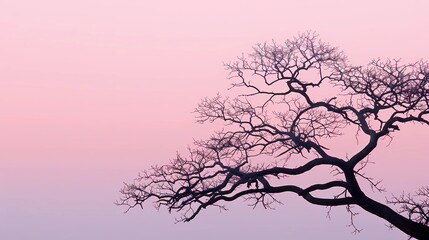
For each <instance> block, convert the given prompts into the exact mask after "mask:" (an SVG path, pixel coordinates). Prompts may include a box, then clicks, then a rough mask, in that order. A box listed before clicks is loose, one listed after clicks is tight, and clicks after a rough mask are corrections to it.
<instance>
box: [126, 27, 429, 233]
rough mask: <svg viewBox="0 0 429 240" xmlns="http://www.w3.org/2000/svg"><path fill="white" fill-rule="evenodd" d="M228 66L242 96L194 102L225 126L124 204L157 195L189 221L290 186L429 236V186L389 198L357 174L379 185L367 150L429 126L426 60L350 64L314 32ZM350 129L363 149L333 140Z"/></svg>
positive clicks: (148, 175)
mask: <svg viewBox="0 0 429 240" xmlns="http://www.w3.org/2000/svg"><path fill="white" fill-rule="evenodd" d="M226 68H227V69H228V70H229V71H230V74H231V75H230V76H231V78H233V80H234V82H233V84H232V88H233V89H236V90H240V91H241V92H240V94H238V96H236V97H234V98H228V97H222V96H220V95H218V96H216V97H214V98H206V99H204V100H202V102H201V103H200V104H199V105H198V107H197V109H196V113H197V121H198V122H200V123H205V122H213V121H221V122H224V125H225V128H224V129H223V130H221V131H219V132H216V133H214V134H213V135H212V137H210V138H209V139H208V140H204V141H196V142H195V143H194V145H193V146H194V147H192V148H189V156H187V157H183V156H181V155H177V156H176V157H175V158H174V159H173V160H171V161H170V163H168V164H166V165H163V166H153V167H152V168H151V169H150V170H148V171H144V172H142V173H141V175H140V176H139V177H138V178H137V179H136V181H135V182H134V183H131V184H125V186H124V188H123V189H122V190H121V193H122V198H121V200H120V201H119V202H118V204H119V205H126V206H128V207H129V208H133V207H135V206H141V207H142V204H143V203H144V202H146V201H150V200H149V199H152V200H153V203H154V205H155V207H156V208H160V207H162V206H165V207H167V208H168V210H169V211H178V212H180V213H181V218H180V219H178V220H179V221H184V222H187V221H190V220H192V219H193V218H195V216H196V215H198V214H199V213H200V211H201V210H202V209H204V208H206V207H209V206H215V207H219V208H221V209H223V208H224V205H223V204H224V203H225V202H228V201H234V200H236V199H238V198H240V197H242V198H244V199H246V200H249V201H251V204H252V205H254V206H256V205H259V204H261V205H263V206H264V207H271V205H272V204H273V203H275V202H277V201H278V199H277V198H278V197H277V195H276V194H278V193H283V192H292V193H295V194H297V195H299V196H301V197H302V198H303V199H305V200H306V201H308V202H309V203H312V204H316V205H321V206H330V207H334V206H345V207H346V208H347V210H348V211H349V212H350V214H352V217H353V215H354V214H355V213H354V212H353V211H352V209H351V207H353V206H359V207H361V208H362V209H364V210H365V211H368V212H370V213H372V214H374V215H376V216H378V217H380V218H383V219H385V220H386V221H388V222H389V223H390V224H391V225H393V226H395V227H397V228H399V229H400V230H401V231H403V232H404V233H406V234H408V235H410V236H411V237H414V238H417V239H429V226H428V215H429V210H428V207H429V206H428V200H427V199H428V197H429V196H428V189H427V188H422V190H421V191H419V192H418V193H417V195H418V196H419V197H421V199H420V200H421V201H420V202H417V201H416V198H414V197H413V196H411V195H403V196H400V197H395V198H393V199H392V200H390V201H388V202H387V203H386V204H384V203H381V202H379V201H376V200H374V199H372V198H370V197H369V196H368V195H367V194H365V192H364V190H365V188H362V187H361V185H360V182H362V181H360V182H358V179H359V178H361V179H363V180H364V181H366V182H367V183H369V185H370V186H371V187H372V188H373V189H376V190H378V191H382V190H383V189H382V188H381V187H380V186H379V182H378V181H375V180H374V179H373V178H371V177H369V176H367V175H365V173H364V172H363V169H364V168H365V166H367V163H368V157H369V155H370V153H371V152H373V150H374V149H375V148H376V147H377V144H378V143H379V142H380V141H381V140H382V139H383V138H386V137H387V138H391V137H392V136H393V133H394V132H396V131H399V130H400V128H399V127H400V125H403V124H407V123H411V122H418V123H421V124H426V125H427V124H429V120H428V115H429V65H428V63H426V62H423V61H419V62H415V63H411V64H402V63H401V62H400V61H398V60H386V61H383V60H380V59H377V60H373V61H371V62H370V63H369V64H368V65H367V66H352V65H350V64H349V63H348V61H347V60H346V57H345V55H344V53H343V52H341V51H339V50H338V49H337V48H335V47H332V46H330V45H329V44H327V43H324V42H322V41H320V40H319V39H318V37H317V35H315V34H314V33H311V32H308V33H304V34H301V35H299V36H298V37H296V38H293V39H290V40H286V41H285V42H284V44H277V43H275V42H273V43H270V44H259V45H256V46H255V47H254V48H253V51H252V52H251V53H250V54H248V55H243V56H242V57H239V58H238V61H236V62H232V63H229V64H226ZM335 91H336V94H335V95H333V92H335ZM350 129H353V134H356V138H357V139H359V141H360V144H359V145H358V147H359V146H360V148H359V149H351V150H350V152H352V153H351V154H350V153H348V155H347V156H342V154H339V153H338V152H337V151H335V140H332V139H334V138H338V137H341V135H342V134H344V133H350ZM362 142H363V144H362ZM337 153H338V154H337ZM297 159H298V161H296V160H297ZM291 161H295V163H296V162H298V165H297V166H291V165H292V164H291ZM323 166H327V167H329V168H330V170H331V174H330V178H331V180H329V181H326V182H316V183H314V184H312V185H310V186H306V187H303V186H299V184H290V182H291V181H289V178H288V180H287V181H286V180H285V177H290V176H295V175H303V174H306V173H308V172H310V171H312V172H314V171H316V173H317V171H319V170H317V169H320V168H323ZM326 195H328V196H330V197H325V196H326ZM322 196H323V197H322ZM387 204H393V205H394V204H398V205H399V206H400V209H399V210H398V211H395V210H393V209H392V208H390V207H388V205H387ZM352 226H353V227H354V224H353V218H352ZM355 229H356V230H358V229H357V228H355Z"/></svg>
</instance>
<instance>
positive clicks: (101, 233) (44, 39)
mask: <svg viewBox="0 0 429 240" xmlns="http://www.w3.org/2000/svg"><path fill="white" fill-rule="evenodd" d="M427 9H429V3H428V2H427V1H423V0H420V1H418V0H409V1H367V0H365V1H353V3H352V1H272V0H267V1H224V0H219V1H189V0H184V1H156V2H155V1H145V0H143V1H137V0H121V1H118V0H74V1H58V0H38V1H30V0H0V233H1V238H2V239H18V240H21V239H22V240H24V239H32V240H33V239H56V240H62V239H103V240H113V239H169V238H171V237H173V238H175V239H187V240H196V239H209V240H210V239H234V238H235V237H236V239H238V238H239V239H247V240H254V239H314V238H315V237H317V238H319V239H355V240H358V239H359V240H360V239H393V240H396V239H406V236H405V235H404V234H402V233H401V232H399V231H397V230H393V231H392V230H388V228H387V227H386V226H385V224H386V222H384V221H382V220H380V219H378V218H377V217H375V216H371V215H370V214H367V213H365V212H363V211H360V212H361V214H360V215H359V216H358V217H357V218H356V224H357V226H358V227H360V228H363V229H364V230H363V231H362V232H361V233H360V234H357V235H352V234H351V233H350V232H351V231H352V229H351V228H347V227H346V225H347V224H349V216H348V215H347V214H346V213H345V211H344V210H343V209H336V210H334V211H333V212H332V214H331V215H332V216H331V220H328V219H327V218H326V211H327V209H326V208H323V207H316V206H312V205H310V204H307V203H306V202H304V201H301V200H300V199H298V198H297V197H294V196H293V195H285V196H284V198H283V196H282V198H283V199H285V201H284V202H285V205H280V206H277V208H276V210H275V211H272V210H263V209H256V210H252V209H251V208H249V207H247V206H246V203H243V202H242V201H237V202H236V203H233V204H228V207H229V209H230V210H229V211H227V212H222V213H219V212H218V211H217V210H215V209H209V210H207V211H204V212H202V214H200V216H198V217H197V218H196V219H195V220H194V221H192V222H190V223H186V224H174V215H169V214H167V213H166V212H165V211H161V212H156V211H155V210H154V209H152V208H151V206H150V204H148V206H147V208H146V209H145V210H144V211H139V210H137V209H136V210H135V211H131V212H130V213H128V214H123V212H124V210H125V209H124V208H121V207H116V206H114V204H113V202H115V201H116V200H117V199H118V198H119V197H120V195H119V189H120V188H121V187H122V183H123V182H124V181H125V182H129V181H131V180H132V179H133V178H134V177H135V176H137V173H138V172H139V171H140V170H143V169H146V168H148V167H149V166H150V165H153V164H162V163H166V162H167V161H168V160H169V159H170V158H172V157H173V156H174V155H175V153H176V151H179V152H183V151H184V150H185V149H186V147H187V146H188V144H190V143H191V142H192V140H193V139H200V138H204V137H207V136H209V134H210V131H211V130H212V129H214V127H212V126H201V125H199V124H196V123H195V119H194V115H193V114H192V113H191V112H192V111H193V109H194V108H195V107H196V106H197V104H198V102H199V101H200V99H202V98H203V97H205V96H214V95H215V94H216V93H217V92H223V91H226V90H227V88H228V87H229V84H230V83H231V82H230V81H229V80H228V79H226V77H227V72H226V71H225V70H224V67H223V62H228V61H230V60H234V59H235V57H236V56H238V55H241V53H243V52H248V51H249V50H250V49H251V47H252V46H253V45H254V44H256V43H258V42H264V41H271V40H272V39H275V40H276V41H278V42H281V41H283V40H284V39H286V38H288V37H293V36H295V35H296V34H297V33H299V32H304V31H306V30H314V31H316V32H317V33H319V35H320V37H321V39H323V40H324V41H326V42H329V43H331V44H332V45H335V46H338V47H339V48H340V49H341V50H343V51H345V53H346V54H347V55H348V57H349V60H350V61H351V62H353V63H355V64H365V63H366V62H368V61H369V60H371V59H373V58H377V57H382V58H386V57H391V58H401V59H402V60H403V61H404V62H410V61H417V60H419V59H422V58H423V59H429V44H428V42H429V33H428V31H427V26H428V24H429V16H428V14H427ZM428 134H429V128H422V127H420V126H418V125H411V126H410V127H408V128H405V129H404V130H403V131H401V133H400V134H398V136H397V138H395V140H394V142H393V143H392V144H391V145H390V147H389V148H385V145H387V144H384V145H383V144H381V146H380V149H379V150H377V152H376V153H375V154H374V157H373V160H374V161H376V162H377V164H375V165H371V166H370V167H369V168H368V171H367V172H368V173H373V175H374V176H376V177H377V178H379V179H384V183H383V186H385V187H386V188H387V189H388V190H390V191H391V192H394V193H401V192H402V191H406V192H413V191H415V190H417V188H418V187H420V186H422V185H427V183H428V177H427V176H425V172H427V168H428V166H429V164H428V161H427V155H426V154H427V140H426V137H427V136H428ZM310 177H312V176H310ZM314 179H317V176H314ZM382 199H383V198H382ZM356 210H358V209H357V208H356ZM358 211H359V210H358Z"/></svg>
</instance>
